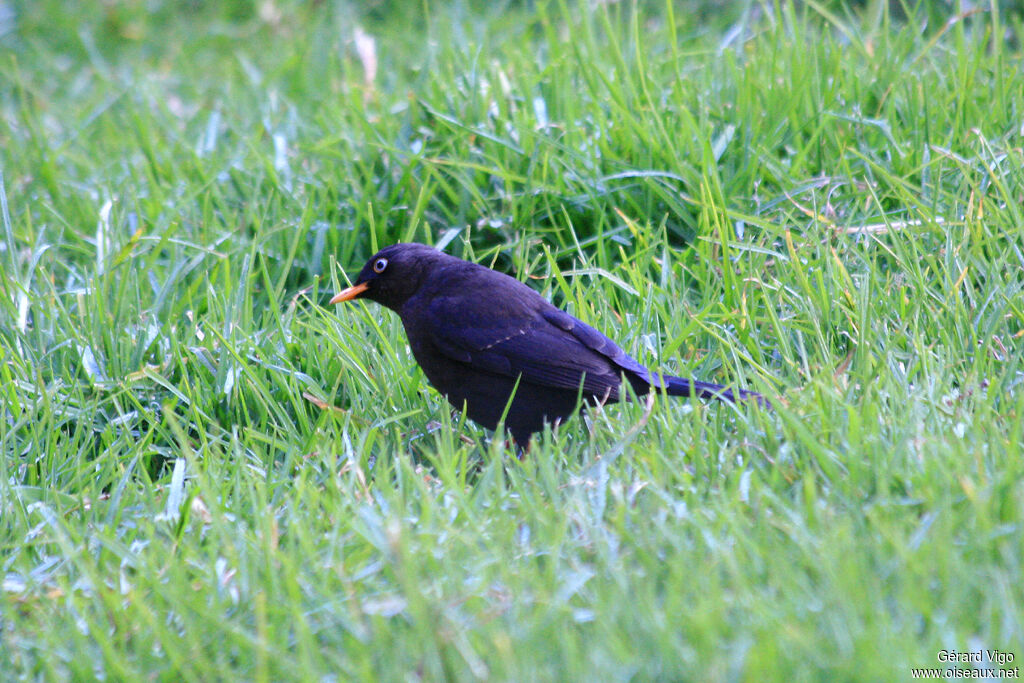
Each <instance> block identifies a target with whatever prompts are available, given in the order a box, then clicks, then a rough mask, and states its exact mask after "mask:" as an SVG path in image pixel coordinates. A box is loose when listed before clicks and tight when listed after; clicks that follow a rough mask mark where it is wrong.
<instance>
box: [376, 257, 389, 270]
mask: <svg viewBox="0 0 1024 683" xmlns="http://www.w3.org/2000/svg"><path fill="white" fill-rule="evenodd" d="M387 267H388V260H387V259H386V258H379V259H377V260H376V261H374V262H373V272H375V273H383V272H384V269H385V268H387Z"/></svg>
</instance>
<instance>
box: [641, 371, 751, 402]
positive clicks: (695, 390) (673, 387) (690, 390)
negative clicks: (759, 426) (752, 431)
mask: <svg viewBox="0 0 1024 683" xmlns="http://www.w3.org/2000/svg"><path fill="white" fill-rule="evenodd" d="M657 377H659V378H660V379H661V382H662V384H663V386H664V387H665V393H666V394H668V395H669V396H691V395H692V396H696V397H697V398H700V399H705V400H706V399H712V398H714V399H718V400H719V401H731V402H732V403H736V402H737V401H757V404H758V405H760V406H762V407H767V406H768V401H767V400H766V399H765V397H764V396H762V395H761V394H759V393H757V392H756V391H747V390H746V389H731V388H729V387H726V386H722V385H721V384H712V383H711V382H701V381H700V380H696V379H685V378H683V377H674V376H672V375H660V376H657ZM657 386H658V385H657V384H655V387H657Z"/></svg>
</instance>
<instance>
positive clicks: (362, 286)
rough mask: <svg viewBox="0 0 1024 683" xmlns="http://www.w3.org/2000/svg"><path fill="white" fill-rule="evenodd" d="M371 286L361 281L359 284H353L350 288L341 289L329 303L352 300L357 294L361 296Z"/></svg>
mask: <svg viewBox="0 0 1024 683" xmlns="http://www.w3.org/2000/svg"><path fill="white" fill-rule="evenodd" d="M369 288H370V286H369V285H367V284H366V283H365V282H360V283H359V284H358V285H352V286H351V287H349V288H348V289H343V290H341V291H340V292H338V293H337V294H335V295H334V296H333V297H331V300H330V301H328V302H327V303H329V304H340V303H341V302H342V301H351V300H352V299H355V298H356V297H357V296H359V295H360V294H362V293H363V292H365V291H366V290H368V289H369Z"/></svg>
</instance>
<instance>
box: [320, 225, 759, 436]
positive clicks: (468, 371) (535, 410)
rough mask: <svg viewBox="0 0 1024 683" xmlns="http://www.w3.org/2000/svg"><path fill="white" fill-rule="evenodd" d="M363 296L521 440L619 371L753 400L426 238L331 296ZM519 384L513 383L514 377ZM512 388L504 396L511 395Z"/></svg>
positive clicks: (455, 386) (647, 383) (467, 399)
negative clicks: (654, 356)
mask: <svg viewBox="0 0 1024 683" xmlns="http://www.w3.org/2000/svg"><path fill="white" fill-rule="evenodd" d="M356 298H363V299H369V300H371V301H375V302H377V303H379V304H382V305H383V306H386V307H387V308H390V309H391V310H393V311H395V312H396V313H398V316H399V317H400V318H401V320H402V324H403V325H404V326H405V332H406V335H407V336H408V338H409V346H410V347H411V349H412V353H413V356H415V358H416V361H417V362H418V363H419V365H420V367H421V368H422V369H423V372H424V373H425V374H426V376H427V379H428V380H429V381H430V383H431V384H432V385H433V386H434V388H435V389H437V390H438V391H440V392H441V393H442V394H443V395H444V396H445V397H446V398H447V399H448V401H449V402H450V403H451V404H452V405H453V406H454V407H455V408H456V409H458V410H462V409H463V406H465V410H466V414H467V415H468V416H469V417H470V419H472V420H474V421H475V422H478V423H479V424H481V425H483V426H484V427H487V428H488V429H495V428H497V426H498V422H499V421H500V419H501V416H502V414H503V413H504V412H505V409H506V406H508V413H507V415H506V417H505V428H506V429H508V431H509V432H511V433H512V436H513V438H515V440H516V442H517V443H519V444H520V445H523V446H525V445H526V444H527V442H528V441H529V439H530V435H531V434H533V433H534V432H537V431H540V430H541V429H543V426H544V423H545V422H550V423H554V422H556V421H558V420H561V419H563V418H565V417H568V416H570V415H572V414H573V413H574V412H575V411H576V409H577V407H578V406H579V399H580V397H581V396H582V398H583V400H584V401H585V402H586V403H590V404H593V403H597V402H601V403H605V402H607V403H614V402H616V401H618V400H619V399H620V398H621V394H622V386H621V383H622V379H623V377H624V378H625V379H626V381H628V382H629V384H630V386H631V387H632V390H633V392H635V393H636V394H637V395H643V394H646V393H648V392H649V391H650V390H651V388H652V387H657V388H658V389H659V390H661V389H662V388H664V391H665V393H667V394H669V395H671V396H689V395H691V394H696V396H698V397H699V398H702V399H712V398H714V399H723V400H727V401H735V400H736V399H737V398H739V399H755V400H757V401H758V402H763V401H764V399H763V397H762V396H761V395H760V394H757V393H755V392H752V391H744V390H733V389H729V388H727V387H724V386H720V385H718V384H711V383H709V382H701V381H699V380H691V379H684V378H682V377H674V376H672V375H665V374H660V373H654V372H651V371H650V370H648V369H647V368H645V367H644V366H642V365H641V364H640V363H638V362H637V361H636V360H634V359H633V358H632V357H630V356H629V355H628V354H626V352H625V351H623V350H622V349H621V348H619V347H618V345H616V344H615V342H613V341H612V340H610V339H609V338H608V337H606V336H605V335H603V334H601V333H600V332H598V331H597V330H596V329H594V328H593V327H591V326H590V325H587V324H586V323H584V322H581V321H579V320H577V319H576V318H574V317H572V316H571V315H569V314H568V313H565V312H564V311H561V310H559V309H557V308H555V307H554V306H552V305H551V304H550V303H548V301H546V300H545V299H544V298H543V297H542V296H540V295H539V294H538V293H537V292H535V291H534V290H532V289H530V288H529V287H527V286H526V285H524V284H523V283H521V282H519V281H518V280H516V279H514V278H511V277H509V276H507V275H504V274H503V273H499V272H497V271H494V270H491V269H489V268H485V267H483V266H480V265H477V264H475V263H471V262H469V261H463V260H462V259H458V258H455V257H454V256H449V255H447V254H444V253H442V252H440V251H437V250H436V249H433V248H431V247H428V246H426V245H422V244H395V245H392V246H390V247H386V248H384V249H382V250H381V251H379V252H378V253H377V254H375V255H374V256H373V257H372V258H371V259H370V260H369V261H368V262H367V263H366V265H365V266H364V267H363V269H362V271H361V272H360V273H359V276H358V277H357V278H356V282H355V284H354V285H353V286H352V287H349V288H348V289H346V290H344V291H342V292H339V293H338V294H337V295H335V296H334V297H333V298H332V299H331V301H330V303H332V304H334V303H339V302H342V301H348V300H351V299H356ZM517 383H518V385H517ZM513 391H515V397H514V398H513V400H512V403H511V405H509V397H510V396H511V395H512V393H513Z"/></svg>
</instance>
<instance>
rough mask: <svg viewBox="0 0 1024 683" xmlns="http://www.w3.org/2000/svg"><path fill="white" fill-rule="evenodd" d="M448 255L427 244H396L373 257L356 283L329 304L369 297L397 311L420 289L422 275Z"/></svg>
mask: <svg viewBox="0 0 1024 683" xmlns="http://www.w3.org/2000/svg"><path fill="white" fill-rule="evenodd" d="M444 258H445V256H444V254H442V253H441V252H440V251H438V250H437V249H434V248H433V247H428V246H427V245H425V244H412V243H410V244H393V245H391V246H390V247H384V248H383V249H381V250H380V251H378V252H377V253H376V254H374V255H373V256H371V257H370V260H369V261H367V262H366V265H365V266H363V269H362V270H361V271H359V276H358V277H357V278H356V281H355V284H353V285H352V286H351V287H349V288H348V289H343V290H342V291H340V292H338V293H337V294H335V295H334V297H333V298H332V299H331V301H330V303H332V304H338V303H341V302H342V301H350V300H351V299H369V300H370V301H376V302H377V303H379V304H381V305H382V306H387V307H388V308H390V309H392V310H395V311H397V310H398V309H399V308H400V307H401V306H402V304H404V303H405V302H406V301H407V300H408V299H409V297H411V296H412V295H413V294H415V293H416V290H417V289H419V286H420V283H421V282H422V281H423V278H424V277H425V276H426V274H427V273H428V272H429V271H430V269H431V268H433V267H434V266H435V264H437V263H438V262H439V261H441V260H442V259H444Z"/></svg>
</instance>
